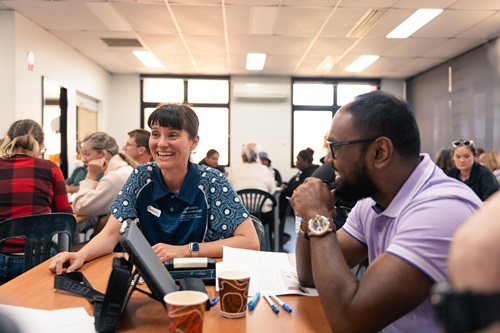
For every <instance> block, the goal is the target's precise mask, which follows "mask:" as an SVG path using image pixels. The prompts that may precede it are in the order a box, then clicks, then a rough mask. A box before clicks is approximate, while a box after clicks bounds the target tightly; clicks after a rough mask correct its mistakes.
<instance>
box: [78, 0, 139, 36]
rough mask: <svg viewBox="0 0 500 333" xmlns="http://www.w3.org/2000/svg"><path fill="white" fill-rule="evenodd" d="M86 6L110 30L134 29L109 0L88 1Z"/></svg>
mask: <svg viewBox="0 0 500 333" xmlns="http://www.w3.org/2000/svg"><path fill="white" fill-rule="evenodd" d="M85 6H87V8H88V9H90V11H91V12H92V13H94V15H95V16H97V17H98V18H99V20H100V21H101V22H102V23H104V25H105V26H106V27H108V29H109V30H110V31H132V27H131V26H130V24H129V23H128V22H127V21H126V20H125V19H124V18H123V17H122V16H121V15H120V14H118V13H117V12H116V10H115V9H114V8H113V5H112V4H111V3H109V2H86V3H85Z"/></svg>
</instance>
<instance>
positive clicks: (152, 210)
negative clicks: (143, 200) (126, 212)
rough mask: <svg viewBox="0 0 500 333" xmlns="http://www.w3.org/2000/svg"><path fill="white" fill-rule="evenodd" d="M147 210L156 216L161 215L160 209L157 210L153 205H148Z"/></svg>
mask: <svg viewBox="0 0 500 333" xmlns="http://www.w3.org/2000/svg"><path fill="white" fill-rule="evenodd" d="M148 212H150V213H151V214H153V215H154V216H156V217H160V215H161V210H159V209H158V208H154V207H153V206H148Z"/></svg>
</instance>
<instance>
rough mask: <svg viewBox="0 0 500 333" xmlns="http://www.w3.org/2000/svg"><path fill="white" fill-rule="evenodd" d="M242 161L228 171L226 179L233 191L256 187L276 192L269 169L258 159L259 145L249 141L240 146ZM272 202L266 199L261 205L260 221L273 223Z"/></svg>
mask: <svg viewBox="0 0 500 333" xmlns="http://www.w3.org/2000/svg"><path fill="white" fill-rule="evenodd" d="M241 161H242V163H240V164H238V165H235V166H234V167H232V168H231V172H229V175H228V179H229V182H230V183H231V185H232V186H233V188H234V189H235V191H239V190H244V189H257V190H262V191H265V192H268V193H269V194H271V195H273V194H274V192H276V184H275V181H274V177H273V174H272V173H271V170H269V168H268V167H266V166H265V165H262V163H260V160H259V146H258V144H257V143H255V142H249V143H246V144H244V145H243V146H242V147H241ZM272 209H273V203H272V202H271V201H270V200H267V201H266V202H265V203H264V207H262V211H263V212H264V213H263V214H262V223H263V224H271V225H273V223H274V214H273V213H272V212H271V210H272Z"/></svg>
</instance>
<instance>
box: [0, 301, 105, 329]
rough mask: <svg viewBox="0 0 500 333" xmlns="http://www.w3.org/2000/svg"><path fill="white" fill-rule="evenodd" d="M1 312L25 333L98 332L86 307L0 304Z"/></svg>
mask: <svg viewBox="0 0 500 333" xmlns="http://www.w3.org/2000/svg"><path fill="white" fill-rule="evenodd" d="M0 313H1V314H3V315H4V316H6V317H8V318H10V319H12V320H13V321H14V322H15V323H16V324H17V326H18V328H19V330H20V331H21V332H23V333H68V332H72V333H96V330H95V328H94V317H91V316H89V315H88V313H87V311H85V309H84V308H69V309H61V310H52V311H49V310H38V309H31V308H24V307H19V306H12V305H4V304H0Z"/></svg>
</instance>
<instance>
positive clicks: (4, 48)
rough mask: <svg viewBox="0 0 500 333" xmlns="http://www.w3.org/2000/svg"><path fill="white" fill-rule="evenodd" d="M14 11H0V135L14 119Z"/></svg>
mask: <svg viewBox="0 0 500 333" xmlns="http://www.w3.org/2000/svg"><path fill="white" fill-rule="evenodd" d="M13 27H14V12H8V11H0V45H1V47H0V73H1V75H0V105H2V108H1V109H0V114H1V117H2V121H1V122H0V133H1V135H0V136H3V134H4V133H5V132H6V131H7V129H8V128H9V125H10V124H11V123H12V122H14V120H15V99H14V98H13V97H14V94H15V82H16V71H15V66H13V64H14V63H15V52H14V42H15V41H14V29H13Z"/></svg>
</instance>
